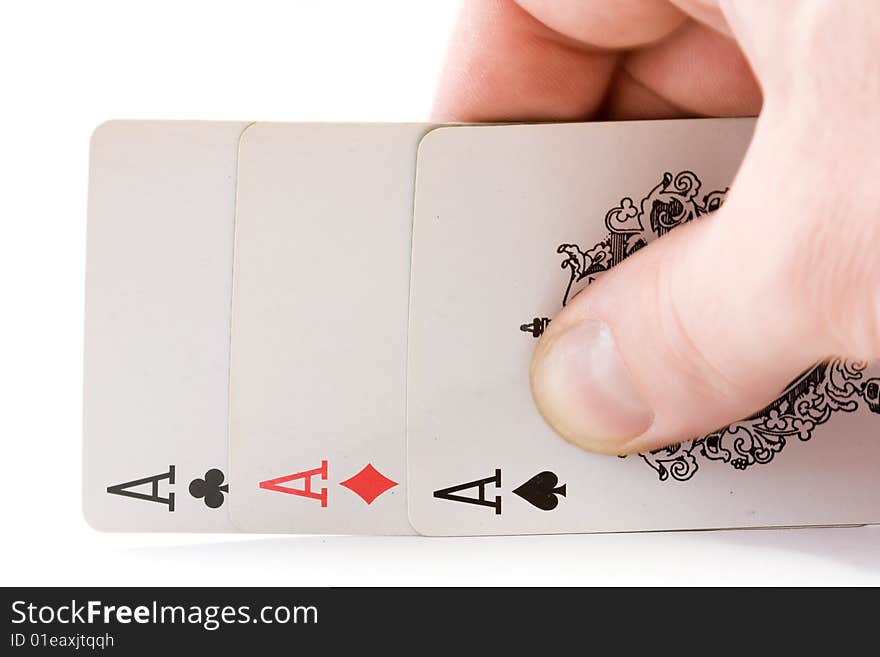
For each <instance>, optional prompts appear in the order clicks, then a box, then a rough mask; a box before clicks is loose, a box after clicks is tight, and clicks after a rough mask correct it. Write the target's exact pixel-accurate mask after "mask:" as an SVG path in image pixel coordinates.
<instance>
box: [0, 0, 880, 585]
mask: <svg viewBox="0 0 880 657" xmlns="http://www.w3.org/2000/svg"><path fill="white" fill-rule="evenodd" d="M455 13H456V3H454V2H444V1H442V0H433V1H430V2H429V1H423V2H419V1H418V0H408V1H402V2H379V1H377V0H373V1H369V2H367V1H364V0H359V1H358V0H352V1H351V2H340V1H334V0H313V1H301V2H295V1H294V0H287V1H284V2H266V1H253V0H251V1H248V2H245V1H240V2H224V1H222V0H213V1H211V2H207V1H206V2H194V1H189V0H174V1H166V0H152V1H151V2H133V1H121V0H115V1H112V2H99V1H89V0H80V1H79V2H69V1H66V2H65V1H58V2H50V1H46V0H43V1H40V0H30V1H29V2H17V3H11V2H7V3H4V4H3V6H2V8H0V62H2V63H0V117H2V119H3V121H2V125H3V127H4V129H5V135H4V138H3V139H2V140H0V192H2V194H0V201H2V205H0V207H2V214H0V217H2V227H3V230H2V233H0V285H2V295H0V440H2V446H3V448H2V452H0V510H2V517H0V527H2V529H0V584H2V585H50V584H94V585H138V584H142V585H163V584H180V585H196V584H203V585H248V584H250V585H342V584H348V585H357V584H403V585H406V584H538V583H543V584H654V583H668V584H708V583H724V584H763V583H766V584H799V583H804V584H806V583H812V584H826V583H827V584H831V583H834V584H867V583H873V584H880V527H871V528H851V529H810V530H787V531H786V530H779V531H731V532H692V533H678V534H629V535H605V536H556V537H549V536H548V537H520V538H485V539H421V538H393V539H391V538H346V537H253V536H247V537H242V536H193V535H161V536H151V535H112V534H99V533H97V532H95V531H93V530H92V529H90V528H89V527H88V526H87V525H86V524H85V521H84V520H83V518H82V514H81V511H80V466H81V456H80V440H81V436H80V420H81V410H80V405H81V394H82V384H81V370H82V312H83V278H84V255H85V226H86V183H87V162H88V141H89V135H90V132H91V130H92V129H93V128H94V127H95V126H96V125H98V124H99V123H100V122H102V121H104V120H106V119H110V118H143V119H147V118H150V119H165V118H176V119H241V120H275V121H298V120H319V121H343V120H345V121H419V120H424V119H425V118H426V117H427V114H428V112H429V109H430V105H431V98H432V94H433V91H434V86H435V81H436V77H437V74H438V72H439V69H440V65H441V62H442V57H443V52H444V49H445V42H446V38H447V34H448V32H449V29H450V27H451V25H452V22H453V20H454V17H455ZM878 485H880V482H878Z"/></svg>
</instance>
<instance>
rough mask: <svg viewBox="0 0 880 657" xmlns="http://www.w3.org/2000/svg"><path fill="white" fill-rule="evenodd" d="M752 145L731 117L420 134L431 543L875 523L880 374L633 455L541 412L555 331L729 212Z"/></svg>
mask: <svg viewBox="0 0 880 657" xmlns="http://www.w3.org/2000/svg"><path fill="white" fill-rule="evenodd" d="M752 130H753V121H752V120H748V119H728V120H689V121H662V122H635V123H605V124H603V123H594V124H580V125H529V126H496V127H457V128H454V129H447V128H441V129H438V130H435V131H434V132H432V133H430V134H429V135H428V136H427V137H425V139H424V140H423V141H422V142H421V145H420V149H419V158H418V174H417V182H416V200H415V223H414V236H413V239H414V241H413V267H412V285H411V307H410V335H409V366H408V418H407V425H408V464H409V467H408V481H409V491H408V496H409V514H410V520H411V521H412V524H413V526H414V528H415V529H416V530H417V531H419V532H420V533H424V534H438V535H449V534H514V533H517V534H518V533H522V534H531V533H562V532H598V531H632V530H662V529H668V530H672V529H703V528H723V527H759V526H783V525H830V524H861V523H871V522H877V521H878V520H880V487H878V486H877V481H878V472H880V440H878V438H880V402H878V394H880V378H878V376H880V368H878V367H877V366H876V365H875V366H873V367H866V366H865V364H860V363H847V362H844V361H841V360H832V361H830V362H827V363H822V364H819V365H817V366H815V367H814V368H811V369H810V370H809V371H808V372H805V373H804V374H803V375H802V376H801V377H799V378H798V379H797V380H795V381H793V382H792V383H791V385H789V386H788V387H787V388H786V390H785V391H784V392H783V393H782V394H781V396H780V397H779V399H778V400H777V401H776V402H774V403H773V404H771V405H770V406H768V407H767V408H766V409H763V410H762V411H760V412H759V413H757V414H756V415H755V416H754V417H752V418H749V419H745V420H743V421H741V422H737V423H735V424H733V425H731V426H730V427H728V428H725V429H723V430H720V431H717V432H715V433H713V434H710V435H708V436H705V437H703V438H701V439H698V440H696V441H693V442H688V443H684V444H682V445H680V446H676V447H672V448H669V449H663V450H658V451H657V452H654V453H647V454H642V455H635V456H628V457H626V458H615V457H608V456H600V455H595V454H589V453H586V452H583V451H581V450H579V449H578V448H576V447H574V446H572V445H570V444H568V443H566V442H564V441H563V440H561V439H559V438H558V437H556V436H555V435H554V434H553V432H552V431H551V429H550V428H549V427H548V426H547V425H546V424H545V422H544V421H543V420H542V418H541V417H540V415H539V414H538V412H537V410H536V409H535V406H534V403H533V401H532V399H531V395H530V391H529V382H528V367H529V361H530V359H531V355H532V351H533V348H534V345H535V339H536V338H537V337H538V336H540V334H541V333H542V331H543V330H544V328H545V327H546V326H547V323H548V322H549V321H550V319H551V318H552V317H553V316H554V314H555V313H557V312H558V311H559V310H560V308H561V307H562V306H563V305H564V304H565V303H566V302H567V301H568V300H569V299H571V298H572V296H573V295H574V294H576V293H577V292H578V291H579V290H581V289H582V288H583V287H584V286H585V285H588V284H589V283H590V281H591V280H593V279H594V278H595V277H596V276H599V275H601V274H602V272H604V271H606V270H607V269H609V268H610V267H611V266H613V264H615V263H616V262H618V261H620V260H621V259H623V258H625V257H626V256H628V255H629V254H631V253H632V252H634V251H635V250H637V249H638V248H639V247H640V246H642V245H644V244H645V243H646V242H648V241H650V240H651V239H653V238H655V237H656V236H657V234H658V233H662V232H666V231H667V230H671V229H674V228H675V226H677V225H678V224H681V223H684V222H686V221H699V220H700V218H701V217H702V216H704V215H705V214H707V213H709V212H711V211H712V210H714V209H716V208H717V207H718V206H719V205H720V204H721V203H722V202H723V200H724V196H725V192H726V190H727V188H728V186H729V185H730V183H731V182H732V180H733V177H734V174H735V172H736V171H737V168H738V166H739V164H740V161H741V159H742V157H743V154H744V152H745V149H746V147H747V145H748V142H749V139H750V136H751V133H752ZM756 239H760V236H756ZM719 293H720V294H723V290H719ZM634 296H635V295H634ZM628 302H629V300H628V299H626V298H622V299H620V303H622V304H625V303H628ZM755 321H760V318H756V319H755ZM657 385H662V382H661V381H658V382H657Z"/></svg>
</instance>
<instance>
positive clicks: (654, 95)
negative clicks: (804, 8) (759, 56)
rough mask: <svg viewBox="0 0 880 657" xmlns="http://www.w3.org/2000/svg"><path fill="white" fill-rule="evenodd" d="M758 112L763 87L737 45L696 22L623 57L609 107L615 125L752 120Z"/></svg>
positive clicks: (612, 89) (608, 112) (608, 110)
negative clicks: (676, 120) (688, 119)
mask: <svg viewBox="0 0 880 657" xmlns="http://www.w3.org/2000/svg"><path fill="white" fill-rule="evenodd" d="M760 109H761V91H760V87H759V86H758V83H757V81H756V80H755V78H754V76H753V75H752V71H751V69H750V67H749V65H748V63H747V62H746V60H745V58H744V57H743V55H742V53H741V52H740V49H739V47H738V46H737V44H736V43H735V42H734V41H733V40H732V39H730V38H728V37H726V36H724V35H722V34H720V33H719V32H716V31H715V30H713V29H712V28H710V27H706V26H705V25H702V24H701V23H696V22H693V21H689V22H688V23H687V24H685V25H683V26H682V27H681V28H680V29H679V30H677V31H676V32H675V34H673V35H672V36H670V37H669V38H668V39H665V40H664V41H662V42H660V43H658V44H656V45H654V46H650V47H647V48H644V49H640V50H638V51H635V52H633V53H630V54H627V55H625V56H624V58H623V60H622V63H621V66H620V71H619V73H618V75H617V76H616V77H615V80H614V83H613V84H612V86H611V90H610V92H609V99H608V103H607V114H608V116H609V118H613V119H642V118H676V117H679V116H752V115H755V114H757V113H758V112H759V111H760Z"/></svg>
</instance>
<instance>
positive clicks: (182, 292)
mask: <svg viewBox="0 0 880 657" xmlns="http://www.w3.org/2000/svg"><path fill="white" fill-rule="evenodd" d="M246 125H247V124H246V123H208V122H205V123H195V122H171V121H168V122H161V121H159V122H152V121H151V122H146V121H114V122H110V123H107V124H104V125H102V126H101V127H99V128H98V129H97V130H96V131H95V133H94V136H93V138H92V148H91V171H90V176H89V219H88V257H87V272H86V311H85V400H84V429H83V434H84V455H83V505H84V510H85V515H86V518H87V520H88V522H89V523H90V524H91V525H92V526H93V527H95V528H97V529H101V530H111V531H114V530H115V531H231V530H232V529H233V528H232V525H231V524H230V522H229V517H228V514H227V510H226V505H225V504H224V502H225V501H226V500H227V494H228V492H229V488H228V483H227V480H226V461H227V421H228V406H227V400H228V370H229V323H230V311H229V308H230V300H231V284H232V240H233V220H234V199H235V165H236V151H237V148H238V138H239V136H240V134H241V132H242V130H244V128H245V127H246Z"/></svg>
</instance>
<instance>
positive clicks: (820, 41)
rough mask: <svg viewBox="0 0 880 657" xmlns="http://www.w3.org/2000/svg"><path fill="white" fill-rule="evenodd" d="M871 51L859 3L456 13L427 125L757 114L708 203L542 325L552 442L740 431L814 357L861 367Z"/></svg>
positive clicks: (874, 22)
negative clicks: (720, 189)
mask: <svg viewBox="0 0 880 657" xmlns="http://www.w3.org/2000/svg"><path fill="white" fill-rule="evenodd" d="M878 43H880V4H878V3H875V2H869V1H867V0H843V1H837V0H774V1H773V2H766V1H761V0H721V2H715V1H713V0H675V3H674V4H673V3H671V2H669V1H667V0H616V1H613V2H612V1H610V0H552V1H551V0H519V2H518V3H514V2H513V1H512V0H466V2H465V5H464V9H463V13H462V17H461V20H460V23H459V26H458V28H457V31H456V34H455V36H454V38H453V41H452V44H451V49H450V54H449V58H448V62H447V66H446V69H445V71H444V75H443V78H442V81H441V85H440V91H439V94H438V99H437V102H436V105H435V111H434V115H435V119H437V120H440V121H452V120H455V121H516V120H589V119H592V118H603V119H644V118H675V117H686V116H734V115H745V114H755V113H758V112H759V111H760V118H759V120H758V124H757V127H756V131H755V135H754V138H753V141H752V144H751V146H750V148H749V151H748V153H747V155H746V157H745V160H744V162H743V164H742V167H741V169H740V171H739V173H738V175H737V177H736V180H735V181H734V183H733V185H732V187H731V189H730V191H729V192H728V194H727V198H726V202H725V204H724V206H723V207H722V208H721V209H720V210H718V211H717V212H715V213H714V214H713V215H711V216H710V217H708V218H704V219H701V220H700V221H699V222H693V223H690V224H688V225H686V226H682V227H680V228H677V229H676V230H675V231H673V232H672V233H671V234H669V235H667V236H665V237H664V238H663V239H661V240H659V241H657V242H654V243H653V244H651V245H650V246H648V247H647V248H644V249H641V250H640V251H639V252H638V253H636V254H634V255H633V256H631V257H629V258H627V259H626V261H624V262H623V263H622V264H620V265H618V266H617V267H615V268H614V269H613V270H612V271H611V272H609V273H608V274H606V275H604V276H603V277H602V278H601V279H600V280H598V281H597V282H595V283H593V284H592V285H590V286H589V287H588V288H587V289H585V290H584V291H583V292H582V293H581V294H579V295H578V296H577V297H575V298H574V299H572V300H571V301H570V302H569V303H568V305H567V306H566V307H565V309H564V310H563V311H562V312H561V313H560V314H559V315H558V316H557V317H556V318H555V319H554V320H553V322H551V324H550V325H549V327H548V329H547V331H546V332H545V334H544V335H543V337H542V339H541V341H540V343H539V344H538V346H537V349H536V351H535V356H534V360H533V363H532V371H531V378H532V389H533V393H534V397H535V400H536V402H537V404H538V407H539V409H540V410H541V412H542V414H543V415H544V417H545V418H546V419H547V421H548V422H549V423H550V425H551V426H552V427H553V428H554V429H555V430H556V431H557V432H558V433H559V434H560V435H562V436H563V437H564V438H566V439H567V440H569V441H571V442H573V443H576V444H578V445H580V446H581V447H584V448H585V449H589V450H592V451H597V452H603V453H609V454H622V453H632V452H639V451H645V450H651V449H655V448H657V447H660V446H663V445H667V444H670V443H675V442H679V441H681V440H686V439H689V438H693V437H697V436H700V435H703V434H706V433H709V432H710V431H712V430H714V429H716V428H718V427H721V426H724V425H726V424H728V423H730V422H733V421H735V420H737V419H739V418H742V417H745V416H748V415H749V414H751V413H753V412H754V411H756V410H757V409H759V408H762V407H763V406H765V405H766V404H767V403H769V402H770V401H772V400H773V399H774V397H776V395H778V393H779V392H780V391H781V390H782V389H783V388H784V387H785V385H786V383H788V382H789V381H791V380H792V379H793V378H794V377H795V376H796V375H797V374H799V373H800V372H802V371H803V370H805V369H806V368H807V367H809V366H811V365H812V364H814V363H815V362H817V361H819V360H821V359H823V358H826V357H828V356H831V355H838V356H845V357H849V358H855V359H859V360H874V359H877V358H880V253H878V246H880V185H878V184H877V182H876V180H875V178H876V176H877V175H878V174H880V51H878V46H877V44H878ZM753 72H754V73H753ZM621 299H624V300H625V302H623V303H621Z"/></svg>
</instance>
